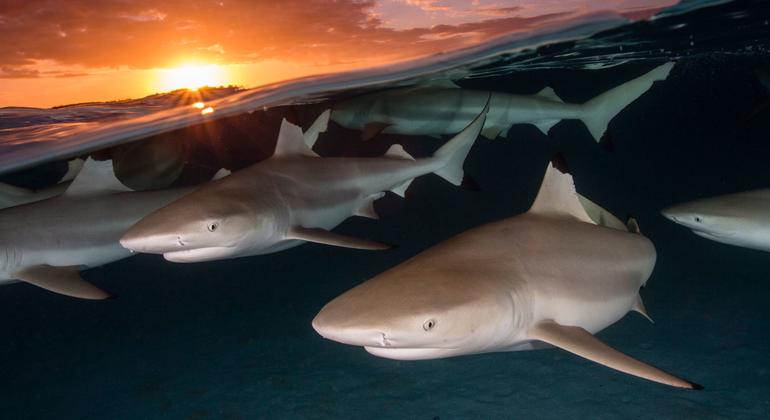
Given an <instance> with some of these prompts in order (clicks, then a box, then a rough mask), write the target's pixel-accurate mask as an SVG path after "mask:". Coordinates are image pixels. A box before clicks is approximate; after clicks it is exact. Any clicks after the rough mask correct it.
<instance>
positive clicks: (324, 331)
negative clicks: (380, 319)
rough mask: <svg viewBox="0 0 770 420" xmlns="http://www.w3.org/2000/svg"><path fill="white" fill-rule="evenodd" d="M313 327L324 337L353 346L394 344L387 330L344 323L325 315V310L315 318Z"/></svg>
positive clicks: (389, 345)
mask: <svg viewBox="0 0 770 420" xmlns="http://www.w3.org/2000/svg"><path fill="white" fill-rule="evenodd" d="M313 329H315V330H316V332H317V333H318V334H320V335H321V336H322V337H323V338H326V339H328V340H332V341H336V342H338V343H342V344H349V345H352V346H361V347H391V346H393V345H394V342H393V340H392V338H390V337H389V336H388V334H387V333H385V332H382V331H380V330H378V329H374V328H362V327H360V326H354V325H344V323H341V322H336V321H334V320H332V319H330V318H329V317H327V316H325V314H324V313H323V311H321V313H319V314H318V315H317V316H316V317H315V318H314V319H313Z"/></svg>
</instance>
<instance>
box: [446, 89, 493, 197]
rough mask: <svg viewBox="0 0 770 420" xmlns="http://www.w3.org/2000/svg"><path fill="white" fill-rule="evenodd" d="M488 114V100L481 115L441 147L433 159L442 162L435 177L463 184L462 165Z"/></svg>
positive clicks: (455, 183)
mask: <svg viewBox="0 0 770 420" xmlns="http://www.w3.org/2000/svg"><path fill="white" fill-rule="evenodd" d="M490 97H491V95H490ZM487 112H489V98H487V103H486V105H485V106H484V109H483V110H482V111H481V113H480V114H479V115H478V116H477V117H476V118H475V119H474V120H473V121H472V122H471V123H470V124H468V126H467V127H465V128H464V129H463V131H461V132H459V133H458V134H457V135H456V136H454V137H453V138H452V139H451V140H449V141H448V142H446V144H444V145H443V146H441V147H440V148H439V149H438V150H436V153H434V154H433V157H434V158H436V159H440V160H442V162H443V165H442V166H441V168H439V169H438V170H436V171H435V173H436V175H438V176H440V177H442V178H444V179H446V180H447V181H449V182H451V183H452V184H454V185H461V184H462V183H463V163H464V162H465V157H466V156H468V152H470V151H471V147H473V143H474V142H475V141H476V139H477V138H478V137H479V133H480V132H481V129H482V127H484V122H485V121H486V119H487Z"/></svg>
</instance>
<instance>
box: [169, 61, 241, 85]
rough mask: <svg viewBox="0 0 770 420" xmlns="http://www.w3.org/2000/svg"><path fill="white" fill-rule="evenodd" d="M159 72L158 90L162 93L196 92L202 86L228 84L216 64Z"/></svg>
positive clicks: (224, 75)
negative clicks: (174, 91) (178, 90)
mask: <svg viewBox="0 0 770 420" xmlns="http://www.w3.org/2000/svg"><path fill="white" fill-rule="evenodd" d="M159 72H160V74H159V88H160V90H162V91H170V90H176V89H190V90H197V89H199V88H201V87H203V86H222V85H226V84H228V80H227V77H226V74H225V71H224V70H223V69H222V68H221V67H220V66H218V65H216V64H209V65H189V66H181V67H176V68H172V69H164V70H159Z"/></svg>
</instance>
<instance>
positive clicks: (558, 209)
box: [529, 164, 598, 224]
mask: <svg viewBox="0 0 770 420" xmlns="http://www.w3.org/2000/svg"><path fill="white" fill-rule="evenodd" d="M596 207H598V206H596ZM529 212H530V213H537V214H546V215H549V216H556V217H569V218H573V219H577V220H580V221H583V222H586V223H594V224H595V222H594V220H593V219H592V218H591V217H590V216H589V215H588V213H587V212H586V208H585V207H584V206H583V204H582V203H581V202H580V197H579V195H578V193H577V191H576V190H575V183H574V181H573V180H572V176H571V175H569V174H565V173H562V172H561V171H559V170H558V169H557V168H556V166H554V164H549V165H548V168H547V169H546V171H545V175H544V176H543V183H542V184H540V191H538V193H537V197H536V198H535V202H534V203H532V207H530V209H529Z"/></svg>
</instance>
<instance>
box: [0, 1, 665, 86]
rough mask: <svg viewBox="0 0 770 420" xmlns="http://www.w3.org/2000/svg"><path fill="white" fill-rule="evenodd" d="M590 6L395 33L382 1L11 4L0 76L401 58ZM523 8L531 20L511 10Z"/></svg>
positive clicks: (500, 9) (505, 8)
mask: <svg viewBox="0 0 770 420" xmlns="http://www.w3.org/2000/svg"><path fill="white" fill-rule="evenodd" d="M386 1H393V0H386ZM627 2H628V0H616V1H615V2H613V1H607V2H601V3H599V2H596V3H599V4H607V5H608V6H607V7H613V3H619V4H622V3H627ZM673 2H674V1H671V0H668V1H666V0H660V1H659V2H658V3H660V4H661V5H668V4H671V3H673ZM401 3H402V5H403V7H407V6H408V4H407V3H412V4H414V5H418V6H421V7H424V8H427V9H429V10H433V11H447V10H463V13H468V11H469V10H470V11H473V10H474V9H473V8H472V7H469V6H468V3H465V2H464V3H465V6H464V7H463V8H461V9H458V7H460V6H457V5H456V4H454V3H456V2H445V1H441V0H406V3H405V2H404V1H403V0H402V1H401ZM583 3H586V1H582V2H580V1H574V0H572V1H569V0H567V1H565V2H564V6H562V7H560V8H554V7H549V8H548V9H547V13H543V14H533V13H531V10H532V8H533V7H536V5H537V2H534V3H533V2H532V0H530V1H512V2H507V3H506V4H504V5H480V6H478V7H477V9H478V10H477V15H478V16H479V17H481V18H480V19H479V20H478V21H474V22H465V23H460V24H443V25H436V26H428V25H427V24H429V23H430V22H427V23H426V26H424V27H417V28H411V29H394V28H392V27H388V26H386V25H385V24H384V23H383V21H382V20H381V18H380V17H379V14H374V13H372V9H373V8H375V6H378V3H377V2H376V1H375V0H362V1H359V0H337V1H335V2H330V1H326V0H281V1H246V0H222V1H203V0H184V1H183V0H170V1H165V2H162V3H159V2H156V1H154V0H134V1H127V0H102V1H96V2H95V1H90V0H67V1H62V2H52V1H48V0H4V1H3V2H2V5H1V6H0V39H4V40H13V42H3V43H0V77H5V78H10V77H35V76H38V77H41V76H42V75H41V74H40V73H37V74H36V73H35V70H36V66H37V65H38V64H39V63H40V62H41V61H45V60H47V61H53V62H56V63H58V64H60V65H62V66H75V65H79V66H85V67H119V66H128V67H130V68H154V67H164V66H170V65H174V64H176V63H177V62H179V61H183V60H199V61H205V62H216V63H248V62H257V61H260V60H265V59H279V60H284V61H293V62H303V63H308V64H319V65H329V64H335V63H352V62H358V61H362V60H365V61H368V62H371V61H372V60H383V61H385V60H393V59H402V58H409V57H414V56H418V55H423V54H429V53H435V52H438V51H442V50H447V49H454V48H457V47H463V46H467V45H469V44H471V43H476V42H480V41H483V40H485V39H488V38H490V37H493V36H496V35H500V34H505V33H510V32H516V31H520V30H528V29H533V28H537V27H540V26H542V25H545V24H548V23H549V22H552V21H553V20H555V19H559V18H563V17H567V16H570V15H572V14H574V13H575V11H579V10H581V8H580V7H576V6H577V5H580V4H583ZM589 3H591V2H589ZM648 3H649V2H648ZM524 6H526V7H527V9H528V10H529V13H527V16H510V15H511V14H512V13H515V12H516V11H517V10H519V8H522V7H524ZM658 8H659V6H655V7H653V9H654V10H657V9H658ZM544 10H545V9H544ZM489 17H492V18H489Z"/></svg>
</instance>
